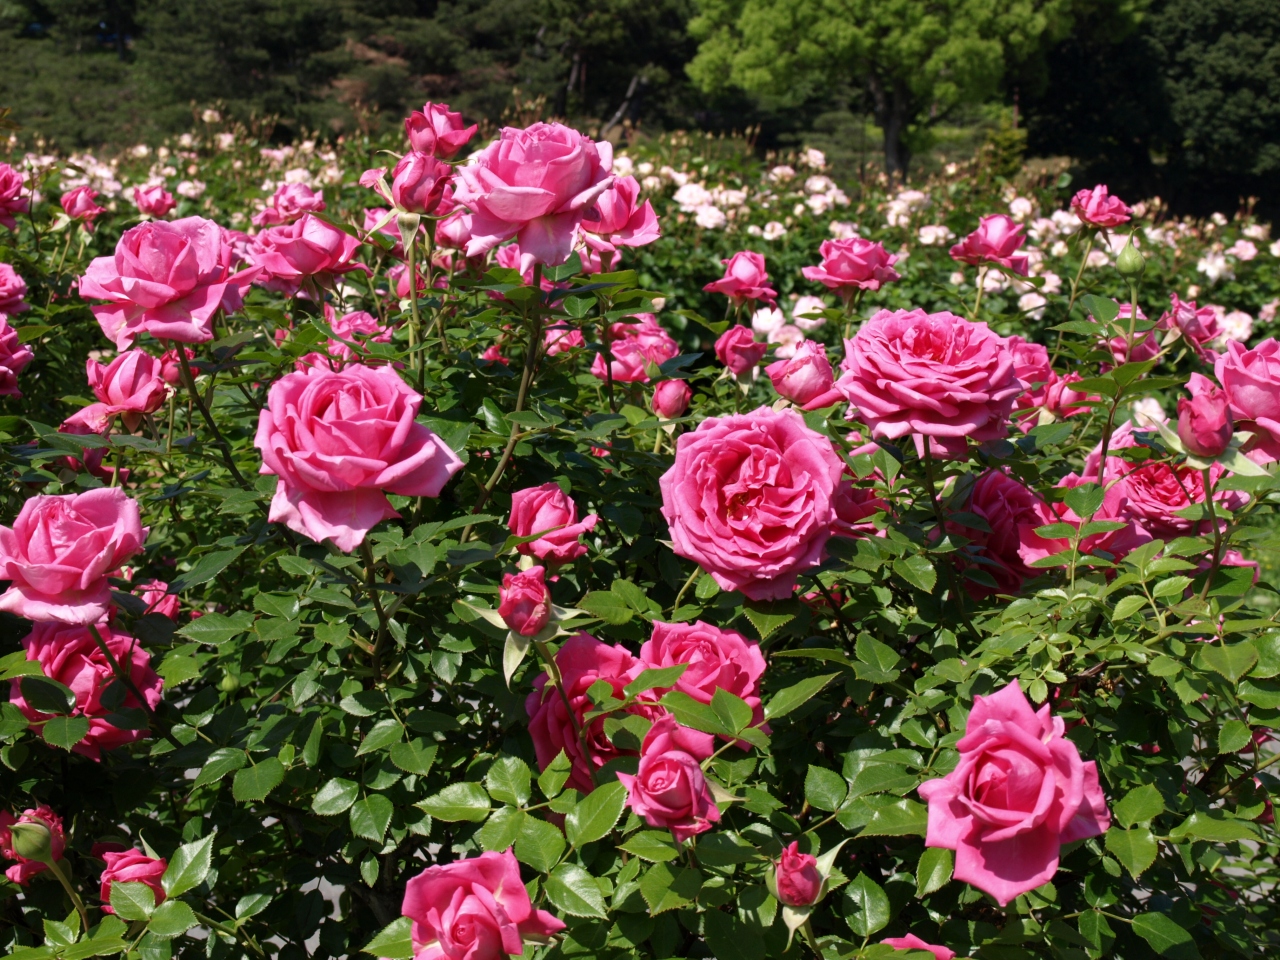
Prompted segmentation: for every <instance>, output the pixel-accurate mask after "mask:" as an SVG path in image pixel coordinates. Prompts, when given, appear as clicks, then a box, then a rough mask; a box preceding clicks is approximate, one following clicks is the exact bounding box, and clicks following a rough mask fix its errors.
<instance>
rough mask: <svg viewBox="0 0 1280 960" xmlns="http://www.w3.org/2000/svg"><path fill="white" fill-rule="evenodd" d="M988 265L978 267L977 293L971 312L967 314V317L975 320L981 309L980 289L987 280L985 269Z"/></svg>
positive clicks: (981, 289) (987, 268)
mask: <svg viewBox="0 0 1280 960" xmlns="http://www.w3.org/2000/svg"><path fill="white" fill-rule="evenodd" d="M989 269H990V267H979V268H978V295H977V296H975V297H974V298H973V313H972V314H970V315H969V319H970V320H973V321H977V319H978V311H979V310H981V309H982V291H983V289H984V287H985V285H986V281H987V271H988V270H989Z"/></svg>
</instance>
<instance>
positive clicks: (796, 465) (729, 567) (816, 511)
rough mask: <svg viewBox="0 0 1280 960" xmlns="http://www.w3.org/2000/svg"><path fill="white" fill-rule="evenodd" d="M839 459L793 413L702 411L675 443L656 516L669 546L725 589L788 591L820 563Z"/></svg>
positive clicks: (754, 593) (780, 595)
mask: <svg viewBox="0 0 1280 960" xmlns="http://www.w3.org/2000/svg"><path fill="white" fill-rule="evenodd" d="M843 470H844V463H843V461H842V460H841V459H840V457H839V456H838V455H837V454H836V452H835V448H834V447H832V445H831V441H830V440H828V439H827V438H826V437H824V436H822V434H820V433H817V432H816V431H814V430H811V429H809V427H808V426H807V425H806V424H805V422H804V418H803V417H801V416H800V415H799V414H798V413H796V412H794V411H790V410H786V411H778V410H771V409H769V408H768V407H761V408H760V409H759V410H756V411H754V412H752V413H748V414H740V415H737V416H730V417H708V418H707V419H706V420H704V421H702V423H700V424H699V425H698V428H697V429H696V430H694V431H692V432H691V433H686V434H684V435H683V436H681V437H680V439H679V440H677V441H676V458H675V463H673V464H672V465H671V468H670V469H669V470H667V472H666V473H664V474H663V475H662V478H661V480H660V486H661V488H662V515H663V516H664V517H665V518H666V521H667V523H668V524H669V526H670V528H671V539H672V541H673V544H674V549H675V552H676V553H677V554H678V555H679V556H682V557H686V558H688V559H690V560H692V561H693V562H694V563H696V564H698V565H699V566H700V567H702V568H703V569H704V570H706V571H707V572H708V573H710V574H711V576H712V577H714V578H715V581H716V583H718V584H720V586H721V587H722V588H723V589H725V590H740V591H741V592H742V593H744V594H745V595H746V596H747V597H749V598H750V599H752V600H781V599H785V598H787V597H789V596H791V593H792V591H793V590H794V589H795V586H796V577H797V576H798V575H799V574H800V573H801V572H803V571H805V570H807V569H809V568H810V567H813V566H816V565H817V564H819V563H821V562H822V557H823V553H824V548H825V547H826V543H827V539H828V537H830V536H831V525H832V522H833V521H834V520H835V508H834V503H833V501H834V498H835V492H836V485H837V484H838V483H839V481H840V478H841V474H842V473H843Z"/></svg>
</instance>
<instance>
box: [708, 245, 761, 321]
mask: <svg viewBox="0 0 1280 960" xmlns="http://www.w3.org/2000/svg"><path fill="white" fill-rule="evenodd" d="M720 262H721V263H723V264H724V266H725V271H724V276H723V277H721V278H720V279H719V280H716V281H715V282H713V283H708V284H707V285H706V286H705V287H703V288H702V289H703V290H704V291H706V292H707V293H723V294H724V295H725V296H726V297H728V298H729V300H730V301H731V302H732V303H733V305H734V306H735V307H740V306H742V304H744V303H746V302H747V301H748V300H763V301H764V302H765V303H767V304H769V305H770V306H772V305H773V304H774V303H775V302H776V300H777V297H778V291H776V290H774V289H773V288H772V287H770V286H769V285H768V284H769V273H768V271H767V270H765V266H764V257H762V256H760V254H758V253H754V252H752V251H750V250H741V251H739V252H738V253H735V254H734V255H733V256H732V257H730V258H729V259H728V260H721V261H720Z"/></svg>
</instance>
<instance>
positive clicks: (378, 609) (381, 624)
mask: <svg viewBox="0 0 1280 960" xmlns="http://www.w3.org/2000/svg"><path fill="white" fill-rule="evenodd" d="M360 556H361V558H363V560H364V577H365V588H366V589H367V590H368V592H369V599H370V600H372V601H373V610H374V612H375V613H376V614H377V615H378V639H377V640H375V641H374V644H373V651H372V653H371V656H372V657H373V672H374V673H375V674H376V675H377V677H378V679H379V680H381V679H382V651H383V649H384V648H385V647H386V645H387V635H388V633H389V627H388V624H387V612H386V611H385V610H384V609H383V608H382V600H381V598H380V597H379V596H378V577H377V573H376V571H375V566H376V565H375V562H374V559H373V548H372V547H370V546H369V541H368V540H364V541H361V543H360Z"/></svg>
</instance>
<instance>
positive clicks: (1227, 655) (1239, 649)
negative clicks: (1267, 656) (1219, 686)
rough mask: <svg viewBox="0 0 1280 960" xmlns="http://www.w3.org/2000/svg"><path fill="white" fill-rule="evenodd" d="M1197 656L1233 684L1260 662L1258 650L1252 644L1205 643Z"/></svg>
mask: <svg viewBox="0 0 1280 960" xmlns="http://www.w3.org/2000/svg"><path fill="white" fill-rule="evenodd" d="M1196 656H1197V657H1198V658H1199V659H1200V661H1201V662H1202V663H1203V664H1204V665H1205V666H1206V667H1208V668H1209V669H1210V670H1212V671H1214V672H1215V673H1219V674H1221V675H1222V676H1224V677H1226V678H1227V679H1228V680H1230V681H1231V682H1232V683H1238V682H1239V681H1240V678H1241V677H1243V676H1244V675H1245V674H1246V673H1248V672H1249V671H1250V670H1252V669H1253V665H1254V664H1255V663H1257V662H1258V648H1257V647H1255V646H1254V645H1253V644H1252V643H1248V642H1244V643H1233V644H1224V643H1204V644H1201V645H1200V648H1199V650H1198V651H1197V652H1196Z"/></svg>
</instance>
